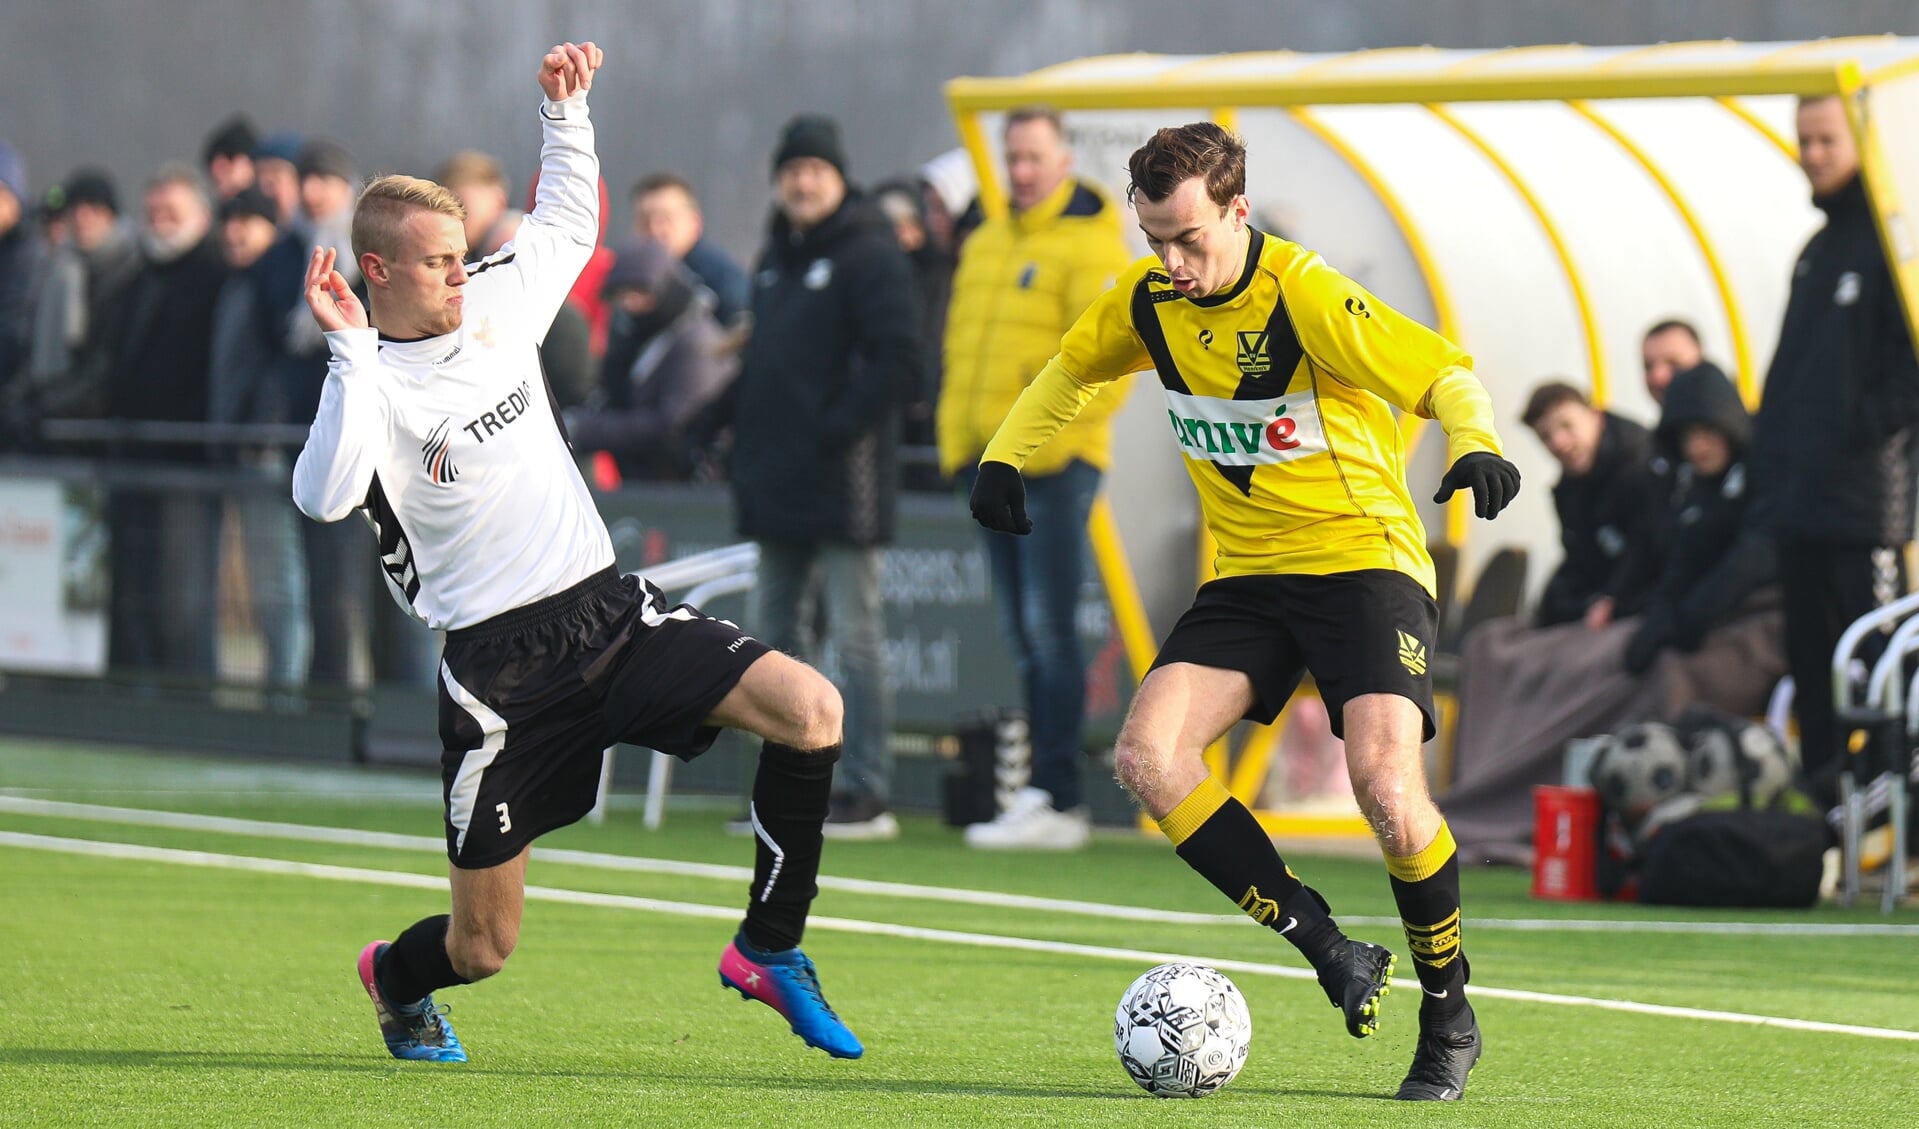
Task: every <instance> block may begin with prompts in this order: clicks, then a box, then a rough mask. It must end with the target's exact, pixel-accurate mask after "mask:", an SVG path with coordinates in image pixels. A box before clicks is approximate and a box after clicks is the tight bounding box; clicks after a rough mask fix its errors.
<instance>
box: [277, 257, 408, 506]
mask: <svg viewBox="0 0 1919 1129" xmlns="http://www.w3.org/2000/svg"><path fill="white" fill-rule="evenodd" d="M334 262H335V253H334V251H333V249H332V248H330V247H325V248H322V247H316V248H314V250H313V257H312V258H311V259H310V260H308V262H307V273H306V289H305V294H306V303H307V309H308V310H310V311H312V313H313V320H314V321H315V322H317V323H319V326H320V329H321V331H322V332H324V333H325V334H326V342H327V348H328V349H329V350H330V351H331V352H332V354H333V356H332V359H331V361H329V363H328V364H327V375H326V383H325V384H323V385H322V386H321V388H320V410H319V412H318V413H317V414H316V415H315V416H314V418H313V427H312V428H311V429H310V430H308V432H307V441H306V446H305V447H304V448H302V449H301V451H300V458H299V460H298V461H297V462H295V463H294V464H293V502H294V504H295V505H297V506H299V507H300V512H302V513H304V514H306V515H307V516H308V517H310V518H313V519H315V520H316V521H339V520H340V519H341V518H343V517H345V516H347V515H348V514H350V513H352V512H353V511H354V509H355V508H357V507H358V506H359V505H360V504H361V503H362V502H363V501H364V500H365V498H366V494H367V488H368V487H369V486H370V485H371V484H372V482H373V473H374V470H375V468H376V467H378V465H379V458H380V454H381V453H382V452H383V451H384V450H385V444H386V431H387V409H386V397H385V396H384V395H382V393H381V391H380V389H379V387H378V386H377V385H376V384H375V383H374V381H375V379H376V377H375V375H374V369H375V367H376V366H377V365H378V363H379V352H380V340H379V336H378V335H377V334H375V333H374V332H373V330H372V328H371V327H370V326H369V325H368V324H367V316H366V309H365V307H363V306H361V305H360V300H359V299H358V298H356V297H354V295H353V291H352V290H351V289H350V288H349V287H348V286H347V284H346V279H345V278H344V277H342V276H341V274H340V272H339V271H337V270H334V269H333V267H334Z"/></svg>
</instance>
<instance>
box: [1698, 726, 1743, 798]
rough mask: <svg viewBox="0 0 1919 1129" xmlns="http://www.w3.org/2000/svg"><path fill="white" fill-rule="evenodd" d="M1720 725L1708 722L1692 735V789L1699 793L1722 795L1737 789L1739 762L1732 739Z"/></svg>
mask: <svg viewBox="0 0 1919 1129" xmlns="http://www.w3.org/2000/svg"><path fill="white" fill-rule="evenodd" d="M1736 736H1739V735H1737V734H1734V733H1732V732H1730V731H1728V730H1727V729H1726V728H1724V727H1723V726H1718V725H1710V726H1706V727H1705V728H1702V729H1700V730H1699V731H1698V732H1697V733H1694V734H1693V736H1692V751H1691V758H1690V759H1691V761H1692V766H1691V768H1692V790H1693V791H1695V792H1697V793H1699V794H1700V795H1702V796H1724V795H1726V794H1728V793H1731V792H1737V791H1739V776H1740V773H1739V762H1740V760H1741V759H1742V758H1741V754H1740V750H1739V745H1738V744H1737V742H1736V740H1735V738H1736Z"/></svg>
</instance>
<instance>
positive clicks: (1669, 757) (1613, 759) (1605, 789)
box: [1592, 710, 1795, 836]
mask: <svg viewBox="0 0 1919 1129" xmlns="http://www.w3.org/2000/svg"><path fill="white" fill-rule="evenodd" d="M1794 771H1795V769H1794V765H1793V762H1792V756H1791V754H1790V753H1789V752H1788V751H1787V749H1786V747H1785V745H1784V743H1783V742H1781V741H1780V740H1779V738H1778V736H1777V735H1775V734H1774V733H1773V732H1772V731H1771V730H1770V729H1767V728H1766V727H1765V726H1763V725H1758V724H1755V723H1753V722H1750V721H1746V720H1745V719H1743V718H1738V717H1732V716H1730V715H1727V714H1721V713H1718V712H1717V711H1710V710H1699V711H1695V712H1689V713H1688V714H1686V715H1684V716H1682V717H1681V718H1680V719H1679V723H1678V724H1677V725H1663V724H1661V723H1659V722H1656V721H1648V722H1640V723H1639V724H1636V725H1629V726H1627V727H1626V728H1624V729H1622V730H1620V731H1619V732H1618V733H1617V734H1615V735H1614V736H1613V737H1612V739H1611V740H1609V741H1608V742H1607V743H1606V744H1605V745H1604V746H1603V747H1602V748H1601V750H1600V752H1599V754H1598V756H1596V757H1595V758H1594V760H1593V763H1592V784H1593V787H1594V788H1596V789H1598V791H1599V799H1600V802H1601V803H1602V804H1604V805H1605V807H1606V808H1607V810H1609V811H1612V812H1614V813H1617V814H1618V815H1619V816H1620V817H1621V818H1622V819H1624V820H1625V822H1626V824H1627V826H1628V827H1630V828H1632V829H1633V830H1634V831H1635V832H1636V833H1637V834H1639V835H1641V836H1644V835H1646V834H1649V833H1650V832H1651V831H1652V830H1655V829H1656V828H1657V827H1659V826H1661V825H1664V824H1666V823H1670V822H1672V821H1673V820H1675V819H1680V818H1684V817H1685V816H1686V815H1690V814H1691V813H1692V812H1694V811H1696V810H1698V809H1699V807H1700V805H1702V804H1704V803H1706V802H1708V801H1710V800H1713V799H1716V798H1719V797H1725V796H1731V797H1736V798H1737V803H1738V804H1739V805H1740V806H1744V807H1751V808H1767V807H1771V806H1772V805H1773V803H1774V802H1775V801H1776V800H1778V799H1779V798H1780V796H1781V795H1782V794H1783V793H1784V792H1785V791H1786V790H1787V789H1788V788H1790V787H1791V786H1792V782H1793V774H1794Z"/></svg>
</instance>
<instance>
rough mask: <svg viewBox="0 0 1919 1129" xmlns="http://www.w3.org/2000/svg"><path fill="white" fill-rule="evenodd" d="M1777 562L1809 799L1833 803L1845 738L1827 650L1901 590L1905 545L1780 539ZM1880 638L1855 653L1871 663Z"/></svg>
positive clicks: (1879, 647) (1882, 635)
mask: <svg viewBox="0 0 1919 1129" xmlns="http://www.w3.org/2000/svg"><path fill="white" fill-rule="evenodd" d="M1779 568H1780V580H1781V581H1782V582H1783V584H1784V586H1785V597H1786V666H1787V669H1788V670H1790V671H1791V672H1792V680H1793V685H1794V687H1795V691H1794V694H1793V712H1794V714H1795V715H1797V717H1798V719H1799V750H1800V762H1801V765H1802V767H1803V768H1804V770H1805V774H1806V783H1807V786H1808V787H1809V788H1810V789H1811V791H1812V794H1813V796H1814V798H1815V799H1818V800H1820V801H1821V802H1824V803H1832V802H1834V801H1835V800H1836V798H1837V790H1838V783H1837V782H1838V779H1839V772H1840V769H1841V768H1842V767H1843V765H1844V756H1843V754H1844V752H1845V740H1846V734H1845V732H1844V731H1842V730H1841V729H1840V727H1839V723H1838V719H1837V717H1836V716H1835V714H1834V711H1833V701H1832V649H1833V647H1835V646H1837V645H1838V643H1839V636H1840V635H1842V634H1844V633H1845V630H1846V628H1847V627H1848V626H1849V625H1850V624H1851V623H1852V621H1853V620H1855V619H1858V618H1859V617H1860V616H1862V615H1864V614H1866V613H1867V612H1869V611H1872V610H1873V609H1874V608H1877V607H1882V606H1884V605H1885V604H1887V603H1890V602H1891V601H1892V600H1894V599H1897V598H1898V597H1899V596H1901V595H1903V594H1904V593H1905V591H1906V561H1905V552H1904V550H1903V548H1902V547H1899V546H1883V545H1881V546H1873V545H1840V544H1830V543H1826V542H1820V541H1782V542H1780V545H1779ZM1885 641H1886V633H1879V634H1876V635H1874V636H1873V638H1872V639H1871V640H1869V641H1868V642H1867V644H1866V645H1865V646H1864V647H1862V648H1861V649H1860V657H1861V658H1863V659H1864V660H1865V661H1866V662H1867V663H1871V662H1872V661H1874V660H1875V659H1877V658H1878V657H1879V654H1880V653H1881V651H1882V650H1883V649H1884V646H1885Z"/></svg>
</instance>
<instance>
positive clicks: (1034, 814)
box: [966, 788, 1093, 851]
mask: <svg viewBox="0 0 1919 1129" xmlns="http://www.w3.org/2000/svg"><path fill="white" fill-rule="evenodd" d="M1092 834H1093V821H1092V818H1091V817H1090V816H1088V815H1087V814H1086V809H1085V808H1074V809H1073V810H1072V811H1057V810H1055V809H1054V807H1053V797H1052V795H1051V794H1049V793H1048V792H1046V791H1045V790H1044V789H1041V788H1021V789H1020V790H1019V791H1018V792H1017V793H1016V794H1015V795H1014V796H1013V802H1012V805H1011V806H1009V807H1008V808H1007V809H1006V810H1005V811H1003V812H1001V813H1000V814H999V818H998V819H995V820H993V822H991V823H975V824H973V825H972V826H971V827H968V828H967V829H966V845H967V846H969V847H978V848H981V849H983V850H1007V849H1019V848H1025V849H1028V850H1040V851H1077V850H1079V849H1080V848H1081V847H1084V846H1085V845H1086V841H1087V840H1088V839H1090V838H1091V837H1092Z"/></svg>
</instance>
